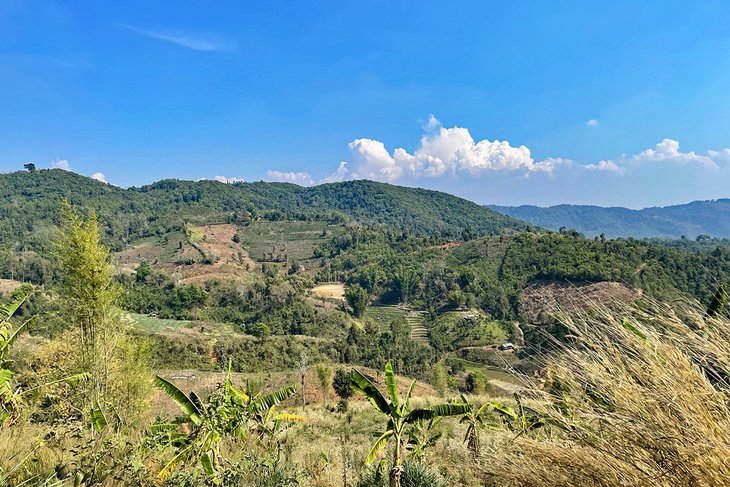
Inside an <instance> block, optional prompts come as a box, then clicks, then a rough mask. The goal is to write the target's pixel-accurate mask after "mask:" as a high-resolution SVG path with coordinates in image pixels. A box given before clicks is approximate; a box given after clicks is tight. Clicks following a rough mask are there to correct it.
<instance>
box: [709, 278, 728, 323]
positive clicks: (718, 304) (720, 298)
mask: <svg viewBox="0 0 730 487" xmlns="http://www.w3.org/2000/svg"><path fill="white" fill-rule="evenodd" d="M725 303H727V286H726V285H725V284H720V286H719V287H718V288H717V291H716V292H715V296H714V297H713V298H712V303H710V307H709V308H708V309H707V314H708V315H710V316H718V315H722V314H723V313H724V312H725Z"/></svg>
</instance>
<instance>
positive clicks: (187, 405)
mask: <svg viewBox="0 0 730 487" xmlns="http://www.w3.org/2000/svg"><path fill="white" fill-rule="evenodd" d="M155 386H157V387H159V388H160V389H162V390H163V391H165V393H166V394H167V395H168V396H170V397H171V398H172V400H174V401H175V402H176V403H177V405H178V406H180V409H182V411H183V413H185V415H186V416H187V417H188V418H190V421H192V422H193V423H195V424H200V421H201V417H200V415H201V412H200V409H199V408H198V406H196V405H195V404H194V403H193V401H191V400H190V398H189V397H188V396H186V395H185V393H184V392H183V391H181V390H180V389H178V387H177V386H176V385H175V384H173V383H172V382H169V381H167V380H165V379H163V378H162V377H160V376H159V375H156V376H155Z"/></svg>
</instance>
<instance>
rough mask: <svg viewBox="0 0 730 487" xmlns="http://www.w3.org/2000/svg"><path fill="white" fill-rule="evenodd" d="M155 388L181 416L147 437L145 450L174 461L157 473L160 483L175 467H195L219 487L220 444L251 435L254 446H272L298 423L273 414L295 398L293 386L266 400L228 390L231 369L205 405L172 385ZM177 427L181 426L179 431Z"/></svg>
mask: <svg viewBox="0 0 730 487" xmlns="http://www.w3.org/2000/svg"><path fill="white" fill-rule="evenodd" d="M155 385H157V387H159V388H160V389H162V390H163V391H164V392H165V393H166V394H167V395H168V396H169V397H170V398H171V399H173V400H174V401H175V403H177V405H178V406H179V407H180V409H181V410H182V412H183V416H181V417H180V418H178V420H176V421H175V423H158V424H155V425H153V426H151V427H150V428H149V429H148V431H147V444H148V446H149V448H152V449H156V448H165V447H169V448H170V449H172V450H173V457H172V459H171V460H169V462H168V463H167V464H166V465H165V467H164V468H163V469H162V470H161V471H160V472H159V473H158V475H157V477H158V479H160V480H162V481H164V480H166V479H167V478H168V477H170V475H172V474H173V472H174V471H176V470H177V469H179V468H180V467H182V466H184V465H186V464H189V463H195V462H197V463H198V464H199V465H200V467H201V469H202V471H203V472H204V474H205V475H206V476H207V477H208V478H210V479H213V480H214V481H215V482H216V483H217V482H218V478H219V475H220V474H221V473H222V472H221V451H220V443H221V441H222V440H223V439H224V438H226V437H230V438H232V439H238V440H242V439H245V438H246V437H247V436H248V435H250V434H252V435H253V436H254V437H255V438H257V439H258V440H264V439H269V440H275V438H276V435H277V433H278V432H279V430H280V429H281V428H282V427H283V425H285V424H286V423H289V422H291V421H302V420H303V418H301V417H300V416H295V415H291V414H277V413H276V412H275V410H276V405H278V404H280V403H281V402H283V401H285V400H286V399H288V398H290V397H291V396H293V395H294V394H295V393H296V389H295V388H294V386H289V387H285V388H282V389H279V390H276V391H272V392H270V393H268V394H262V393H261V392H258V393H254V392H253V391H252V390H251V389H250V388H248V387H247V388H246V390H245V391H244V390H241V389H238V388H236V387H235V386H234V385H233V381H232V378H231V372H230V365H229V371H228V374H227V376H226V379H225V381H224V383H223V384H222V385H221V386H219V387H218V388H217V389H216V390H215V391H214V392H213V393H212V394H211V395H210V396H209V397H208V399H207V400H206V401H205V402H204V401H202V400H201V399H200V398H199V397H198V396H197V395H196V394H195V393H194V392H191V393H190V394H189V395H187V394H185V393H184V392H182V391H181V390H180V389H179V388H178V387H177V386H175V385H174V384H172V383H171V382H169V381H167V380H165V379H163V378H161V377H159V376H157V377H156V378H155ZM179 424H186V425H187V426H186V429H184V430H182V431H181V430H180V428H179V427H178V425H179Z"/></svg>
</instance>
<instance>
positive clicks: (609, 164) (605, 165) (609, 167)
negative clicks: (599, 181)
mask: <svg viewBox="0 0 730 487" xmlns="http://www.w3.org/2000/svg"><path fill="white" fill-rule="evenodd" d="M583 167H584V168H586V169H588V170H589V171H608V172H615V173H623V172H624V168H622V167H621V166H619V165H618V164H616V163H615V162H613V161H599V162H597V163H595V164H586V165H584V166H583Z"/></svg>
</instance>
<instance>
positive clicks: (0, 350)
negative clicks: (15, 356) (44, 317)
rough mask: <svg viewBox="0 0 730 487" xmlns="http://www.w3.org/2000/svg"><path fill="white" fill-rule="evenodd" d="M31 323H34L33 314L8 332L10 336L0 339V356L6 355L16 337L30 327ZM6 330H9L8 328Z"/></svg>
mask: <svg viewBox="0 0 730 487" xmlns="http://www.w3.org/2000/svg"><path fill="white" fill-rule="evenodd" d="M33 323H35V316H34V317H33V318H31V319H29V320H27V321H25V322H24V323H23V324H22V325H20V326H19V327H17V328H16V329H15V331H13V332H12V334H10V336H8V337H7V338H5V339H4V340H0V357H5V356H7V354H8V352H9V351H10V347H12V346H13V344H14V343H15V341H16V340H17V339H18V337H19V336H20V335H22V334H23V333H25V331H26V330H27V329H28V328H30V326H31V325H32V324H33ZM8 331H10V330H9V329H8Z"/></svg>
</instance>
